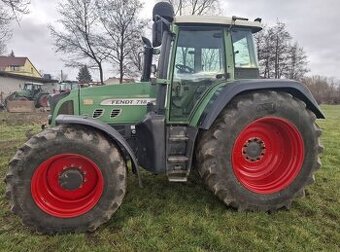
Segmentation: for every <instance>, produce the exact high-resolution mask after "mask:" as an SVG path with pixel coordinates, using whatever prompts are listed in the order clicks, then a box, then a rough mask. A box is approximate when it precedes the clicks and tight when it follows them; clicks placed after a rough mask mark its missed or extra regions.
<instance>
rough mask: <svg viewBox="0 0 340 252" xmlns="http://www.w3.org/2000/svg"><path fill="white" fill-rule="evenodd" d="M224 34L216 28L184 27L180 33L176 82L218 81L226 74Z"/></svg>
mask: <svg viewBox="0 0 340 252" xmlns="http://www.w3.org/2000/svg"><path fill="white" fill-rule="evenodd" d="M224 55H225V53H224V45H223V32H222V29H220V28H216V27H205V28H202V27H201V26H196V27H195V26H191V27H182V29H181V30H180V32H179V37H178V42H177V49H176V59H175V70H174V81H176V80H177V81H178V80H193V81H195V80H197V81H200V80H202V79H217V78H220V77H219V75H222V76H223V74H224V73H225V67H224V66H225V64H224V61H225V58H224Z"/></svg>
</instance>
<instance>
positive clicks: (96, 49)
mask: <svg viewBox="0 0 340 252" xmlns="http://www.w3.org/2000/svg"><path fill="white" fill-rule="evenodd" d="M96 6H97V5H96V4H95V1H94V0H66V1H65V2H62V3H60V4H59V8H58V11H59V13H60V15H61V19H59V20H58V23H59V24H60V25H61V26H62V29H60V30H59V29H57V28H56V27H53V26H50V31H51V35H52V37H53V38H54V39H55V42H54V45H55V47H56V52H60V53H63V54H67V55H69V56H67V57H65V59H64V61H65V62H66V66H69V67H77V68H79V67H80V66H83V65H84V61H89V62H88V65H89V67H90V68H98V70H99V75H100V82H101V83H102V84H103V83H104V74H103V62H104V61H105V60H106V59H107V57H108V56H109V54H110V52H109V51H108V50H107V49H105V48H103V47H102V42H101V37H102V36H103V35H102V34H100V31H101V30H102V27H101V26H100V22H99V17H98V15H97V9H96Z"/></svg>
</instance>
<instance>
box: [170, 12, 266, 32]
mask: <svg viewBox="0 0 340 252" xmlns="http://www.w3.org/2000/svg"><path fill="white" fill-rule="evenodd" d="M174 22H175V23H176V24H216V25H226V26H230V25H235V26H237V27H248V28H251V29H252V30H253V32H258V31H260V30H262V28H263V27H262V24H261V22H259V21H246V20H240V19H236V21H233V18H231V17H221V16H176V17H175V20H174Z"/></svg>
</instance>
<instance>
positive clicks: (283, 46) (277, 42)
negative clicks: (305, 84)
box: [255, 22, 309, 80]
mask: <svg viewBox="0 0 340 252" xmlns="http://www.w3.org/2000/svg"><path fill="white" fill-rule="evenodd" d="M255 41H256V44H257V48H258V58H259V64H260V73H261V75H262V76H263V77H264V78H275V79H280V78H291V79H297V80H298V79H301V78H302V77H303V76H304V75H305V74H306V73H307V72H308V71H309V70H308V67H307V64H308V61H307V56H306V54H305V52H304V50H303V48H302V47H300V46H299V45H298V44H297V43H294V44H293V45H292V44H291V41H292V37H291V35H290V33H289V32H288V31H287V28H286V25H285V24H284V23H281V22H277V23H276V24H275V25H274V26H271V27H270V26H265V28H264V29H263V30H262V31H261V32H259V33H257V34H256V36H255Z"/></svg>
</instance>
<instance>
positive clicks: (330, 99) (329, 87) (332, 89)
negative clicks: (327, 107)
mask: <svg viewBox="0 0 340 252" xmlns="http://www.w3.org/2000/svg"><path fill="white" fill-rule="evenodd" d="M302 83H304V84H305V85H306V86H307V87H308V88H309V90H310V91H311V92H312V93H313V96H314V97H315V99H316V101H317V102H318V103H319V104H321V103H323V104H340V81H339V80H335V79H334V78H327V77H324V76H319V75H314V76H311V77H306V78H303V79H302Z"/></svg>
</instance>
